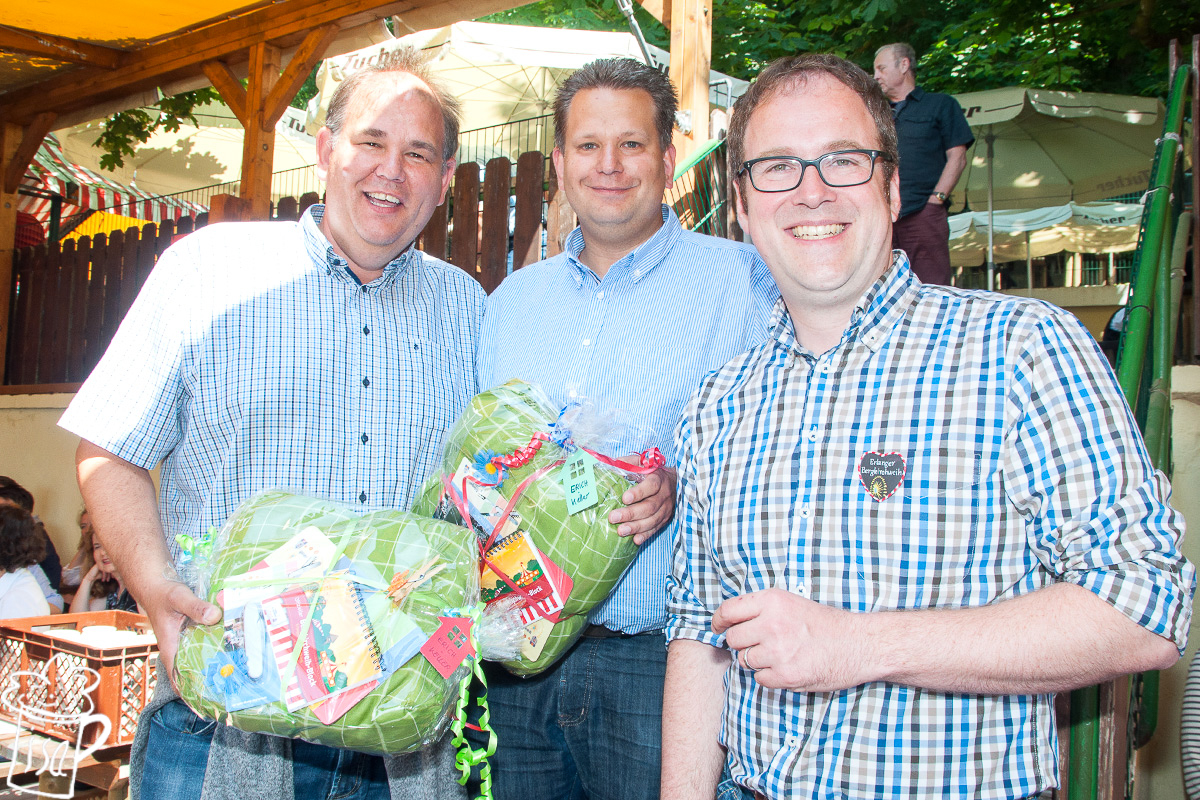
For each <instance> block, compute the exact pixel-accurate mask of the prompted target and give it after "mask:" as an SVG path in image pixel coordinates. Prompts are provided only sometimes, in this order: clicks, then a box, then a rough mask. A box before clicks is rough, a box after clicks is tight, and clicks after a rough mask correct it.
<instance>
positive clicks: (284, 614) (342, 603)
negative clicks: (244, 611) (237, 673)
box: [262, 573, 383, 711]
mask: <svg viewBox="0 0 1200 800" xmlns="http://www.w3.org/2000/svg"><path fill="white" fill-rule="evenodd" d="M262 607H263V617H264V620H265V621H266V627H267V632H268V634H269V636H270V639H271V649H272V652H273V653H274V656H275V662H276V666H277V667H278V669H279V674H280V678H281V683H283V684H284V685H285V687H286V688H285V697H284V699H285V701H286V703H287V707H288V710H289V711H295V710H297V709H299V708H301V707H302V706H305V705H309V704H311V703H315V702H317V701H320V700H325V699H326V698H329V697H333V696H335V695H338V694H341V693H343V692H346V691H348V690H351V689H356V688H358V687H359V686H362V685H363V684H365V683H368V682H370V681H373V680H375V679H377V678H378V677H379V676H380V675H381V674H382V672H383V654H382V652H381V651H380V648H379V643H378V641H377V640H376V638H375V632H374V630H373V629H372V627H371V622H370V620H369V619H368V618H367V614H366V610H365V608H364V607H363V601H362V597H361V595H360V594H359V589H358V587H357V586H356V585H355V584H354V582H353V580H352V579H351V578H349V577H348V576H347V575H346V574H345V573H334V574H331V575H329V576H328V577H326V578H325V579H324V580H322V581H321V582H320V583H308V584H305V585H303V586H293V587H291V588H289V589H287V590H286V591H284V592H282V593H281V594H279V595H277V596H275V597H270V598H267V599H266V600H264V601H263V604H262ZM297 649H298V652H296V651H297Z"/></svg>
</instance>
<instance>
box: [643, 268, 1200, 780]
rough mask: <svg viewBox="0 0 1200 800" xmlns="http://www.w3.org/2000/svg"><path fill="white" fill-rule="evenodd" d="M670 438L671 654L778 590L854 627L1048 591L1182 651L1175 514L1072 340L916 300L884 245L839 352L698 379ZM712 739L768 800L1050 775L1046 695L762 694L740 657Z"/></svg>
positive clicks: (886, 686) (947, 301) (789, 342)
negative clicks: (740, 601) (722, 615)
mask: <svg viewBox="0 0 1200 800" xmlns="http://www.w3.org/2000/svg"><path fill="white" fill-rule="evenodd" d="M677 443H678V446H679V457H680V462H681V466H680V482H681V485H682V487H683V489H682V492H681V495H680V498H679V506H678V509H677V512H676V519H677V520H678V522H679V526H680V533H679V537H678V545H677V547H676V550H675V554H674V561H673V565H672V576H671V580H670V582H669V584H668V586H669V589H668V591H669V599H668V607H669V611H670V614H671V621H670V624H669V626H668V629H667V636H668V638H669V639H677V638H683V639H693V640H697V641H701V642H705V643H707V644H710V645H712V646H714V647H724V646H725V645H724V637H723V636H716V635H714V634H713V632H712V630H711V618H712V614H713V613H714V612H715V611H716V609H717V607H718V606H719V605H720V604H721V602H722V601H724V600H725V599H727V598H730V597H734V596H737V595H741V594H745V593H749V592H754V591H758V590H761V589H766V588H769V587H774V586H779V587H784V588H788V589H789V590H791V591H802V592H804V593H805V594H806V595H807V596H808V597H810V598H811V599H812V600H814V601H816V602H819V603H824V604H827V605H830V606H834V607H837V608H844V609H847V610H850V611H858V612H871V611H882V610H895V609H924V608H959V607H978V606H982V605H985V604H988V603H992V602H997V601H1000V600H1004V599H1007V598H1011V597H1015V596H1017V595H1022V594H1027V593H1029V592H1033V591H1035V590H1037V589H1040V588H1042V587H1045V586H1048V585H1050V584H1052V583H1055V582H1069V583H1074V584H1077V585H1079V586H1082V587H1084V588H1087V589H1089V590H1091V591H1092V592H1094V593H1096V594H1097V595H1098V596H1099V597H1101V598H1102V599H1104V600H1105V601H1107V602H1108V603H1110V604H1112V605H1113V606H1114V607H1115V608H1116V609H1118V610H1119V611H1121V612H1122V613H1124V614H1125V615H1127V616H1128V617H1129V618H1130V619H1132V620H1134V621H1135V622H1137V623H1138V624H1139V625H1142V626H1144V627H1145V628H1147V629H1148V630H1151V631H1153V632H1154V633H1156V634H1159V635H1162V636H1164V637H1166V638H1168V639H1170V640H1171V641H1173V642H1174V643H1175V644H1176V645H1177V646H1178V647H1179V649H1180V650H1181V651H1182V649H1183V647H1184V644H1185V641H1186V637H1187V631H1188V624H1189V618H1190V615H1191V597H1192V593H1193V591H1194V587H1195V571H1194V569H1193V567H1192V565H1191V564H1189V563H1188V562H1187V561H1185V560H1184V559H1183V557H1182V556H1181V555H1180V553H1179V549H1178V545H1179V542H1180V539H1181V537H1182V534H1183V518H1182V516H1181V515H1180V514H1179V513H1178V512H1176V511H1175V510H1173V509H1172V508H1171V507H1170V506H1169V505H1168V504H1167V498H1168V496H1169V491H1170V490H1169V487H1168V485H1167V482H1166V479H1165V478H1164V476H1163V475H1162V473H1160V472H1157V471H1156V470H1155V469H1154V467H1153V466H1152V465H1151V463H1150V460H1149V458H1148V457H1147V454H1146V451H1145V447H1144V445H1143V444H1142V440H1141V436H1140V434H1139V433H1138V431H1137V427H1136V424H1135V423H1134V420H1133V418H1132V416H1131V415H1130V413H1129V410H1128V407H1127V406H1126V404H1125V402H1124V399H1123V396H1122V394H1121V391H1120V389H1119V388H1118V386H1117V384H1116V381H1115V379H1114V377H1113V375H1112V372H1111V371H1110V369H1109V367H1108V363H1107V362H1106V361H1105V359H1104V356H1103V355H1101V353H1100V351H1099V349H1098V348H1097V346H1096V344H1095V341H1094V340H1093V339H1092V338H1091V337H1090V336H1089V335H1088V333H1087V331H1086V330H1085V329H1084V328H1083V326H1082V325H1080V323H1079V322H1078V320H1076V319H1075V318H1074V317H1073V316H1071V315H1070V314H1068V313H1066V312H1064V311H1062V310H1061V309H1057V308H1054V307H1052V306H1050V305H1048V304H1045V303H1041V302H1038V301H1034V300H1027V299H1021V298H1014V297H1006V296H1003V295H999V294H990V293H984V292H970V291H962V290H955V289H950V288H947V287H942V286H930V285H923V284H921V283H920V281H918V280H917V279H916V277H915V276H914V275H913V274H912V272H911V270H910V269H909V265H908V261H907V259H906V258H905V257H904V256H903V254H902V253H899V251H898V252H897V255H896V258H895V261H894V263H893V266H892V268H891V269H890V270H889V272H888V273H887V274H886V275H885V276H884V277H883V279H881V280H880V281H879V282H877V283H876V285H875V286H874V287H873V288H872V289H871V290H870V291H869V292H868V293H867V294H866V295H865V296H864V298H863V300H862V301H861V303H860V305H859V307H858V309H857V310H856V312H855V314H854V316H853V320H852V322H851V325H850V327H849V328H848V329H847V330H846V331H845V334H844V335H843V338H842V340H841V342H840V343H839V344H838V345H837V346H835V347H833V348H832V349H830V350H829V351H828V352H826V353H822V354H820V355H815V354H813V353H811V352H808V351H806V350H804V349H803V348H802V347H800V346H799V344H798V343H797V341H796V339H795V334H794V329H793V327H792V323H791V319H790V317H789V316H788V315H787V311H786V307H785V306H784V304H783V303H782V301H781V302H780V303H779V305H778V306H777V309H776V316H775V322H774V327H773V332H772V336H771V338H770V339H769V340H768V341H767V342H766V343H764V344H763V345H762V346H760V347H757V348H755V349H754V350H752V351H750V352H749V353H747V354H745V355H743V356H741V357H739V358H736V359H734V360H732V361H731V362H730V363H729V364H727V365H726V366H725V367H724V368H722V369H721V370H720V371H719V372H717V373H715V374H713V375H712V376H710V377H709V378H708V379H707V380H706V381H705V382H704V385H703V386H702V387H701V388H700V390H699V391H698V392H697V394H696V395H695V397H694V398H693V399H692V402H691V403H690V404H689V406H688V408H687V411H686V412H685V414H684V418H683V420H682V421H681V423H680V427H679V431H678V436H677ZM726 687H727V697H726V706H725V712H724V717H723V721H722V727H721V733H720V736H721V741H722V743H723V744H724V745H725V746H726V748H727V749H728V758H729V767H730V771H731V773H732V775H733V777H734V779H735V780H737V781H738V782H739V783H741V784H743V785H744V786H747V787H749V788H751V789H753V790H756V791H758V792H762V793H763V794H765V795H767V796H768V797H771V798H796V799H797V800H800V799H807V798H814V799H815V798H877V797H923V798H925V797H946V798H958V797H974V798H981V799H982V800H992V799H993V798H997V799H998V798H1015V797H1028V796H1031V795H1035V794H1037V793H1038V792H1040V791H1042V790H1044V789H1046V788H1049V787H1052V786H1054V785H1056V783H1057V757H1056V753H1057V740H1056V736H1055V726H1054V709H1053V706H1054V703H1053V697H1052V696H1051V695H1028V696H990V697H989V696H978V695H961V694H947V693H942V692H935V691H926V690H922V689H916V688H912V687H907V686H899V685H895V684H891V683H885V682H876V683H869V684H864V685H862V686H857V687H854V688H852V689H848V690H845V691H840V692H832V693H804V692H790V691H781V690H774V689H767V688H764V687H763V686H760V685H759V684H758V683H757V682H756V681H755V679H754V675H753V673H752V672H750V671H748V670H746V669H743V668H742V667H741V666H740V665H739V664H738V662H737V661H736V660H735V661H734V662H733V663H732V664H731V666H730V668H729V671H728V672H727V674H726Z"/></svg>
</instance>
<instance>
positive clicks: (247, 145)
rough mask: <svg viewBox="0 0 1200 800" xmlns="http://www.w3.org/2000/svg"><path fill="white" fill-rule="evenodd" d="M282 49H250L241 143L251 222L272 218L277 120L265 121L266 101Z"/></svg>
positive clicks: (243, 193)
mask: <svg viewBox="0 0 1200 800" xmlns="http://www.w3.org/2000/svg"><path fill="white" fill-rule="evenodd" d="M279 61H280V56H279V48H278V47H273V46H272V45H269V44H267V43H266V42H259V43H258V44H255V45H254V46H253V47H251V48H250V82H249V84H248V85H247V86H246V121H245V128H246V136H245V139H243V140H242V191H241V196H242V199H243V200H245V201H246V202H247V204H248V206H249V219H256V220H262V219H269V218H270V216H271V173H272V172H273V171H274V166H275V120H273V119H271V120H269V119H267V118H266V116H265V115H266V111H267V101H268V97H269V95H270V94H271V90H272V89H273V88H275V83H276V82H277V81H278V80H279Z"/></svg>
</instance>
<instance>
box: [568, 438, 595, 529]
mask: <svg viewBox="0 0 1200 800" xmlns="http://www.w3.org/2000/svg"><path fill="white" fill-rule="evenodd" d="M562 484H563V491H564V492H565V493H566V495H567V513H569V514H577V513H579V512H580V511H583V510H584V509H587V508H591V507H592V506H594V505H596V503H598V502H600V498H599V497H597V496H596V459H595V457H593V456H592V454H591V453H589V452H587V451H586V450H583V449H577V450H576V451H575V452H574V453H572V454H571V455H570V457H569V458H567V463H565V464H563V468H562Z"/></svg>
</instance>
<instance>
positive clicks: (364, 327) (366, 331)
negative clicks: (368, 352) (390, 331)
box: [363, 325, 371, 334]
mask: <svg viewBox="0 0 1200 800" xmlns="http://www.w3.org/2000/svg"><path fill="white" fill-rule="evenodd" d="M370 332H371V329H370V328H368V327H367V326H366V325H363V333H364V334H368V333H370Z"/></svg>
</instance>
